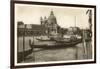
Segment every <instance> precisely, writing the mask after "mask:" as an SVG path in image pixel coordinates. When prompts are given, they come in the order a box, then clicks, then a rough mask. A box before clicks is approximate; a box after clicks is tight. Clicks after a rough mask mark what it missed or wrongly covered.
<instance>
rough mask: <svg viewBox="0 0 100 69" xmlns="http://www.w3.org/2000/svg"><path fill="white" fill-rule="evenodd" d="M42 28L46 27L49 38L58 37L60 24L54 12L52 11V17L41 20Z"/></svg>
mask: <svg viewBox="0 0 100 69" xmlns="http://www.w3.org/2000/svg"><path fill="white" fill-rule="evenodd" d="M40 22H41V26H44V27H45V29H46V30H45V31H46V34H47V35H48V36H51V37H52V36H57V34H58V24H57V20H56V17H55V15H54V12H53V11H51V13H50V16H49V17H48V18H47V17H46V16H45V17H44V18H42V17H41V18H40Z"/></svg>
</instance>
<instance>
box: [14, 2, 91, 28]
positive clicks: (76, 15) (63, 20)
mask: <svg viewBox="0 0 100 69" xmlns="http://www.w3.org/2000/svg"><path fill="white" fill-rule="evenodd" d="M88 9H91V8H76V7H60V6H59V7H58V6H47V5H46V6H45V5H29V4H15V23H16V24H17V22H18V21H23V22H24V23H25V24H40V17H43V18H44V17H45V16H46V17H47V18H48V17H49V16H50V12H51V11H53V12H54V15H55V17H56V20H57V24H58V25H59V26H61V27H63V28H68V27H73V26H77V27H80V28H82V29H85V28H89V23H88V15H86V11H87V10H88Z"/></svg>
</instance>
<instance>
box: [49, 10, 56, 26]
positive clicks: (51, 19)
mask: <svg viewBox="0 0 100 69" xmlns="http://www.w3.org/2000/svg"><path fill="white" fill-rule="evenodd" d="M48 23H49V24H51V23H53V24H56V23H57V21H56V17H55V16H54V12H53V11H51V13H50V16H49V17H48Z"/></svg>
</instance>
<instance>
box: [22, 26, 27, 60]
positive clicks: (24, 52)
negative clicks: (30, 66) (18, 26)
mask: <svg viewBox="0 0 100 69" xmlns="http://www.w3.org/2000/svg"><path fill="white" fill-rule="evenodd" d="M25 31H26V25H24V32H23V62H24V61H25Z"/></svg>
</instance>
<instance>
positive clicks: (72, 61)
mask: <svg viewBox="0 0 100 69" xmlns="http://www.w3.org/2000/svg"><path fill="white" fill-rule="evenodd" d="M14 5H24V6H25V5H26V6H30V4H14ZM32 6H36V7H41V6H42V7H55V8H66V6H65V7H62V6H47V5H32ZM14 8H15V7H14ZM67 8H75V9H92V10H94V8H82V7H69V6H68V7H67ZM14 13H15V12H14ZM14 15H15V14H14ZM92 18H93V20H92V22H93V23H92V25H93V26H92V31H93V33H92V35H93V37H92V41H93V42H92V54H93V55H92V59H87V60H67V61H50V62H35V63H17V35H16V34H17V31H16V30H17V21H16V20H15V19H14V21H15V22H14V23H15V27H14V28H15V30H14V33H15V35H14V36H15V37H14V38H15V40H14V41H15V42H14V44H15V53H14V56H15V58H14V59H15V60H14V61H15V63H14V65H15V66H20V65H37V64H52V63H74V62H89V61H94V46H95V45H94V15H92Z"/></svg>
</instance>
